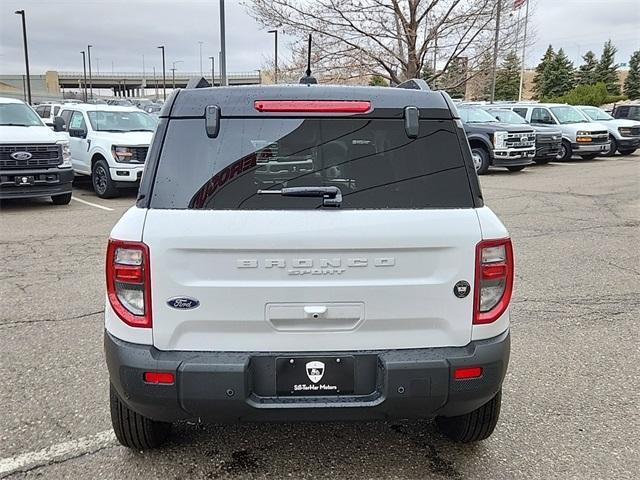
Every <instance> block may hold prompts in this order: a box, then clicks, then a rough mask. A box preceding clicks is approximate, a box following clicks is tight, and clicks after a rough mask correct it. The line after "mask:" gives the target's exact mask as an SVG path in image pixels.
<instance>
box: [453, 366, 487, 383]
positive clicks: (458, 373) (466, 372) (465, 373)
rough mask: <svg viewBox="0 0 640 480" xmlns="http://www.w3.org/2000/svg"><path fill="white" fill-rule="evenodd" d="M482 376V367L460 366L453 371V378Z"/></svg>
mask: <svg viewBox="0 0 640 480" xmlns="http://www.w3.org/2000/svg"><path fill="white" fill-rule="evenodd" d="M481 376H482V367H460V368H456V369H455V370H454V371H453V378H455V379H456V380H464V379H467V378H479V377H481Z"/></svg>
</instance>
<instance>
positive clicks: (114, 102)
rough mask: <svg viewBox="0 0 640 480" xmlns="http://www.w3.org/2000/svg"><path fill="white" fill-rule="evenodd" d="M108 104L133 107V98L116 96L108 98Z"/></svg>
mask: <svg viewBox="0 0 640 480" xmlns="http://www.w3.org/2000/svg"><path fill="white" fill-rule="evenodd" d="M107 105H115V106H118V107H133V106H134V105H133V102H131V100H127V99H126V98H115V99H111V100H107Z"/></svg>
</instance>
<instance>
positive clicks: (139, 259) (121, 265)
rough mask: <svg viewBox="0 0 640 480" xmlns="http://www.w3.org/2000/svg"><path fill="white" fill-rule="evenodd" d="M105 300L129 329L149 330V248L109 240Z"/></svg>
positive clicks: (139, 244) (137, 243)
mask: <svg viewBox="0 0 640 480" xmlns="http://www.w3.org/2000/svg"><path fill="white" fill-rule="evenodd" d="M106 273H107V296H108V298H109V303H110V304H111V307H112V308H113V310H114V311H115V312H116V314H117V315H118V317H120V319H121V320H122V321H123V322H124V323H126V324H127V325H130V326H132V327H142V328H150V327H151V283H150V279H151V275H150V270H149V247H147V246H146V245H145V244H144V243H142V242H125V241H122V240H113V239H109V245H108V247H107V268H106Z"/></svg>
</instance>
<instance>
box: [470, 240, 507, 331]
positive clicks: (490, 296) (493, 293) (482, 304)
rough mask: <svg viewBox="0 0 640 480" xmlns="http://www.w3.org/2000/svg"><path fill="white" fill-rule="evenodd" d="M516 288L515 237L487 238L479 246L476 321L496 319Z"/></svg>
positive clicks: (474, 321) (483, 322)
mask: <svg viewBox="0 0 640 480" xmlns="http://www.w3.org/2000/svg"><path fill="white" fill-rule="evenodd" d="M512 290H513V248H512V246H511V239H509V238H503V239H500V240H484V241H482V242H480V243H479V244H478V245H477V247H476V280H475V293H474V318H473V323H474V324H476V325H482V324H485V323H491V322H495V321H496V320H497V319H498V318H500V315H502V314H503V313H504V311H505V310H506V309H507V307H508V306H509V301H510V300H511V292H512Z"/></svg>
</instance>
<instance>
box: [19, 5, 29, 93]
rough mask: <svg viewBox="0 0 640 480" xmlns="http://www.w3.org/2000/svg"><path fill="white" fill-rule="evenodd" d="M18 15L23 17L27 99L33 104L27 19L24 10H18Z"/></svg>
mask: <svg viewBox="0 0 640 480" xmlns="http://www.w3.org/2000/svg"><path fill="white" fill-rule="evenodd" d="M15 14H16V15H20V16H21V17H22V39H23V41H24V66H25V70H26V73H27V100H28V103H29V104H31V74H30V73H29V47H28V46H27V20H26V19H25V16H24V10H16V11H15Z"/></svg>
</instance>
